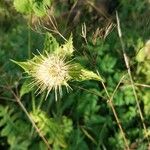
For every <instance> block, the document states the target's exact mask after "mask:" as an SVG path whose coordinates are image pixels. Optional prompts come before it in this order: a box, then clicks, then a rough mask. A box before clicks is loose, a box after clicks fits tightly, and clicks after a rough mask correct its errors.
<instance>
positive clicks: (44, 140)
mask: <svg viewBox="0 0 150 150" xmlns="http://www.w3.org/2000/svg"><path fill="white" fill-rule="evenodd" d="M9 90H10V91H11V93H12V94H13V96H14V98H15V99H16V102H17V103H18V104H19V106H20V107H21V109H22V110H23V111H24V113H25V114H26V115H27V117H28V119H29V120H30V122H31V123H32V125H33V127H34V128H35V130H36V132H37V133H38V134H39V136H40V137H41V139H42V140H43V142H44V143H45V144H46V146H47V148H48V150H51V147H50V146H49V143H48V141H47V140H46V138H45V137H44V135H43V134H42V133H41V131H40V129H39V128H38V127H37V125H36V124H35V122H34V121H33V119H32V118H31V116H30V114H29V113H28V111H27V110H26V108H25V107H24V105H23V104H22V102H21V100H20V98H19V97H18V96H17V95H16V94H15V93H14V91H13V90H12V89H10V88H9Z"/></svg>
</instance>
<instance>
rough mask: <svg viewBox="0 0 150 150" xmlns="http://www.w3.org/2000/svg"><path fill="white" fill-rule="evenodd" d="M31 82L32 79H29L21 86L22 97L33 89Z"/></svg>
mask: <svg viewBox="0 0 150 150" xmlns="http://www.w3.org/2000/svg"><path fill="white" fill-rule="evenodd" d="M30 83H31V81H30V80H29V79H27V80H26V81H25V82H24V83H23V85H22V87H21V90H20V97H22V96H23V95H25V94H27V93H29V92H31V91H32V89H33V87H32V86H30Z"/></svg>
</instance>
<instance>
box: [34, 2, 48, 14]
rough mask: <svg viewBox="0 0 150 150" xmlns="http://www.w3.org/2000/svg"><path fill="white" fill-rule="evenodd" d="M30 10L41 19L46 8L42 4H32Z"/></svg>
mask: <svg viewBox="0 0 150 150" xmlns="http://www.w3.org/2000/svg"><path fill="white" fill-rule="evenodd" d="M32 9H33V11H34V13H35V15H36V16H38V17H42V16H44V15H45V14H46V8H45V6H44V4H43V3H37V2H36V3H34V4H33V6H32Z"/></svg>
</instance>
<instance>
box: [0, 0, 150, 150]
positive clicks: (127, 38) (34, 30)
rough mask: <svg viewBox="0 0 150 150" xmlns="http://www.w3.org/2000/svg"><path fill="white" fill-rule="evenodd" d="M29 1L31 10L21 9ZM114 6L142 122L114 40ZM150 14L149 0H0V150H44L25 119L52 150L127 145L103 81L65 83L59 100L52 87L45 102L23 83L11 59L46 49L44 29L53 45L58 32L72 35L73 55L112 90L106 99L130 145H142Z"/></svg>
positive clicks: (148, 119) (149, 83)
mask: <svg viewBox="0 0 150 150" xmlns="http://www.w3.org/2000/svg"><path fill="white" fill-rule="evenodd" d="M16 3H17V4H16ZM14 4H15V5H14ZM28 5H30V9H26V8H28ZM116 10H117V11H118V14H119V18H120V24H121V30H122V36H123V42H124V46H125V52H126V54H127V55H128V59H129V63H130V69H131V75H132V77H133V81H134V87H135V90H136V96H137V98H138V100H139V104H140V110H141V113H142V115H143V117H144V119H143V120H142V121H141V117H140V114H139V108H138V107H137V103H136V99H135V95H134V91H133V89H132V84H131V82H130V78H129V74H128V71H127V68H126V65H125V62H124V57H123V52H122V48H121V43H120V39H119V37H118V32H117V21H116V13H115V11H116ZM149 14H150V2H149V0H134V1H133V0H120V1H119V0H118V1H117V0H116V1H111V0H106V2H105V1H104V2H102V1H100V0H91V1H88V0H86V1H82V0H53V1H52V0H41V1H38V0H29V1H27V0H22V1H18V0H15V3H14V1H11V0H0V149H10V150H35V149H36V150H47V149H48V147H47V145H46V144H45V142H44V141H43V139H42V138H41V135H40V134H39V133H38V132H36V130H35V128H34V126H33V123H32V122H31V120H30V119H29V116H30V117H32V119H33V120H32V121H33V122H34V123H35V124H36V126H37V127H38V129H39V131H40V133H41V134H42V136H44V137H45V139H46V140H47V143H48V145H49V146H50V147H51V149H52V150H61V149H62V150H63V149H64V150H124V149H125V147H126V145H125V142H124V139H123V137H122V133H121V131H120V129H119V127H118V123H117V121H116V119H115V117H114V113H113V111H112V108H111V107H110V103H109V101H108V95H107V93H106V90H105V89H104V87H103V84H102V83H100V82H97V81H83V82H79V83H76V82H73V83H70V86H71V87H72V89H73V90H72V91H71V90H70V91H69V93H67V92H66V90H63V96H62V98H61V99H60V100H59V101H57V102H56V101H55V97H54V93H53V92H52V93H50V94H49V96H48V98H47V100H46V101H45V100H44V96H45V93H43V94H41V95H38V96H36V95H35V94H34V91H31V90H28V88H27V87H26V86H25V82H27V81H28V78H26V76H25V74H24V73H23V72H22V70H21V69H20V68H19V67H18V66H17V65H16V64H13V62H11V61H10V60H11V59H13V60H17V61H24V60H27V59H29V58H32V57H33V56H34V55H33V54H37V53H38V51H40V52H41V53H42V52H43V50H45V49H44V48H45V47H46V48H48V46H51V43H48V40H45V35H46V33H47V32H50V33H51V34H53V36H54V37H55V38H56V39H57V40H58V41H59V43H64V42H65V41H64V39H63V38H62V37H61V35H63V36H64V37H65V38H66V39H68V38H69V36H70V34H71V33H72V35H73V44H74V48H75V56H74V59H75V60H76V61H78V62H79V63H81V64H82V65H84V66H86V68H88V69H90V70H93V71H94V72H96V71H98V72H99V73H100V75H101V76H102V77H103V78H104V80H105V82H104V84H105V86H106V89H107V91H108V93H109V95H110V97H111V96H112V95H113V94H114V95H113V99H112V102H113V105H114V108H115V111H116V113H117V116H118V118H119V120H120V124H121V126H122V128H123V130H124V134H125V136H126V140H127V143H128V146H129V148H130V149H131V150H133V149H136V150H148V149H149V148H150V142H149V140H148V139H149V137H150V42H149V41H148V40H150V39H149V38H150V19H149ZM54 25H55V26H54ZM85 31H86V32H85ZM60 33H61V35H60ZM123 77H124V78H123ZM121 78H123V79H121ZM119 82H121V83H120V84H119V85H118V83H119ZM117 85H118V87H117ZM116 87H117V89H116ZM115 89H116V91H115ZM114 91H115V93H114ZM21 93H23V94H22V95H21V97H20V94H21ZM18 99H19V100H18ZM20 103H21V104H23V106H24V107H20V106H21V105H20ZM23 108H25V110H26V111H27V112H28V114H29V116H27V114H26V113H25V111H24V109H23ZM143 123H144V125H145V126H146V132H145V130H144V128H143Z"/></svg>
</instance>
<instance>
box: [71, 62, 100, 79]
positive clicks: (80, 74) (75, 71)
mask: <svg viewBox="0 0 150 150" xmlns="http://www.w3.org/2000/svg"><path fill="white" fill-rule="evenodd" d="M69 74H70V76H71V77H72V79H73V80H75V81H84V80H97V81H103V79H102V78H101V77H100V76H99V75H97V74H96V73H94V72H93V71H89V70H87V69H84V68H83V67H82V66H81V65H80V64H79V63H74V64H72V66H71V69H70V70H69Z"/></svg>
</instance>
